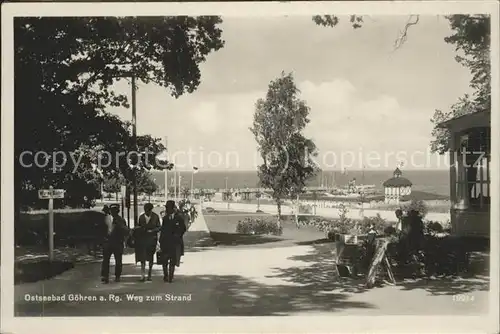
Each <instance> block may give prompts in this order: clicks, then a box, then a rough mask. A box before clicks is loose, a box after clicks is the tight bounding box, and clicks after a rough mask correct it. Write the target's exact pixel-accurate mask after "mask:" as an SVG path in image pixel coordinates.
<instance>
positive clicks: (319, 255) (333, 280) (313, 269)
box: [267, 239, 490, 296]
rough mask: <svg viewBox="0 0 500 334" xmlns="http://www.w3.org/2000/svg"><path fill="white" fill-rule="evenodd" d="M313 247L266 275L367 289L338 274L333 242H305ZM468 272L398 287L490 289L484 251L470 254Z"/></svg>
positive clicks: (329, 287) (440, 291)
mask: <svg viewBox="0 0 500 334" xmlns="http://www.w3.org/2000/svg"><path fill="white" fill-rule="evenodd" d="M302 244H309V245H311V246H312V250H311V251H310V252H309V253H308V254H305V255H299V256H292V257H290V258H289V260H293V261H297V262H298V263H300V265H297V266H294V267H289V268H273V272H274V274H272V275H268V276H267V277H269V278H273V277H278V278H281V279H283V280H284V281H286V282H290V283H291V284H301V285H304V287H306V288H307V287H310V288H311V289H312V288H314V289H316V290H317V291H320V290H324V291H336V292H345V293H361V292H366V291H367V289H366V288H365V286H364V283H365V280H364V279H362V278H360V279H354V278H342V277H339V276H338V274H337V271H336V268H335V254H334V253H335V244H334V243H333V242H328V241H326V240H324V239H323V240H316V241H312V242H308V243H302ZM471 261H472V263H471V271H472V273H473V274H470V275H469V276H468V277H438V278H434V279H427V278H422V279H416V280H403V281H399V282H398V283H397V286H398V287H400V288H401V290H402V291H404V290H413V289H423V290H425V291H427V292H428V293H429V294H430V295H434V296H439V295H458V294H465V293H471V292H477V291H488V290H489V280H490V279H489V275H488V269H487V267H488V264H489V257H488V255H487V254H476V255H475V256H474V257H471Z"/></svg>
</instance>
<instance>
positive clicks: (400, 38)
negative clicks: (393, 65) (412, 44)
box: [394, 15, 420, 50]
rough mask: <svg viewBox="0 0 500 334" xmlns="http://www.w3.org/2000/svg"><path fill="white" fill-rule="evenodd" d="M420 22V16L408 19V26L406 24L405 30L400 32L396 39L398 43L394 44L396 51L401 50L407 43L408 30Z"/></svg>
mask: <svg viewBox="0 0 500 334" xmlns="http://www.w3.org/2000/svg"><path fill="white" fill-rule="evenodd" d="M419 20H420V15H410V17H409V18H408V21H406V24H405V26H404V28H403V30H401V31H400V32H399V36H398V38H397V39H396V41H395V42H394V50H397V49H399V48H400V47H401V46H402V45H403V44H404V43H405V42H406V40H407V38H408V29H409V28H410V27H411V26H414V25H416V24H417V23H418V21H419Z"/></svg>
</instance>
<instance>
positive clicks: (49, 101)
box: [14, 16, 224, 211]
mask: <svg viewBox="0 0 500 334" xmlns="http://www.w3.org/2000/svg"><path fill="white" fill-rule="evenodd" d="M220 23H221V19H220V18H219V17H196V18H193V17H186V16H175V17H147V18H145V17H78V18H74V17H22V18H21V17H20V18H16V19H15V21H14V52H15V55H14V59H15V64H14V70H15V73H16V76H15V81H14V85H15V89H14V91H15V101H14V102H15V129H14V132H15V140H14V142H15V156H16V159H17V158H19V156H20V154H21V153H22V152H25V151H30V152H39V151H44V152H49V153H51V152H53V151H61V152H66V153H67V154H69V153H70V152H76V151H78V150H81V149H82V148H84V151H85V152H84V153H85V154H84V155H85V159H83V160H84V161H82V162H81V164H80V165H79V166H78V170H77V171H76V172H73V167H74V166H73V164H72V163H67V164H65V166H64V167H62V168H61V169H58V170H53V169H52V163H49V164H48V165H47V167H45V168H38V167H33V168H23V167H22V166H21V165H20V164H16V165H15V173H14V174H15V175H14V177H15V184H16V192H15V196H16V199H15V203H16V205H20V204H24V205H35V206H36V201H34V200H33V198H35V197H36V196H35V195H33V193H34V192H36V191H37V190H38V189H41V188H45V187H48V186H49V185H53V186H54V187H57V188H64V189H67V194H68V195H69V196H70V197H71V200H70V201H68V205H72V206H79V205H81V203H80V202H81V201H82V198H84V197H87V198H88V199H89V200H91V199H92V198H95V197H96V196H98V195H99V191H97V190H95V189H97V188H98V184H99V182H97V181H96V179H98V176H97V175H95V173H93V170H92V168H91V162H93V161H92V160H95V158H96V156H97V153H98V152H99V151H106V152H109V153H111V155H112V157H116V153H117V152H121V153H127V152H130V151H134V150H136V147H134V145H133V143H132V140H131V134H130V124H129V123H124V122H122V121H121V120H120V119H119V118H118V117H117V116H112V115H109V114H107V113H105V109H106V107H107V106H109V105H111V106H124V107H129V104H128V100H127V97H126V96H125V95H122V94H117V93H116V92H115V91H113V83H114V82H115V81H116V80H117V79H116V78H117V77H118V76H123V75H129V74H130V73H129V71H133V73H134V75H135V76H136V78H137V79H138V81H142V82H144V83H149V82H154V83H156V84H158V85H160V86H162V87H165V88H166V89H169V90H170V92H171V93H172V95H173V96H175V97H178V96H180V95H182V94H183V93H191V92H193V91H194V90H195V89H196V88H197V87H198V85H199V84H200V70H199V64H200V63H201V62H203V61H204V60H205V58H206V56H207V55H208V54H209V53H211V52H213V51H217V50H219V49H220V48H222V47H223V44H224V43H223V41H222V40H221V33H222V32H221V30H220V29H219V28H218V24H220ZM127 64H129V65H127ZM130 64H133V67H132V66H131V65H130ZM121 65H123V66H121ZM40 124H44V126H40ZM28 134H29V135H28ZM137 146H138V147H137V148H138V151H145V150H146V149H148V150H149V151H150V152H151V153H152V154H156V153H158V152H159V151H162V150H163V149H164V147H163V145H162V144H161V139H157V138H152V137H151V136H140V137H138V138H137ZM89 148H91V149H89ZM59 158H60V159H62V157H59ZM60 159H59V162H61V161H60ZM70 162H71V161H70ZM94 163H95V161H94ZM151 165H152V166H155V167H163V168H165V167H167V168H168V167H169V164H168V163H164V164H162V165H161V166H160V165H158V164H157V161H151ZM170 167H171V166H170ZM160 169H161V168H160ZM119 173H121V174H123V175H124V177H125V178H126V179H127V180H130V179H131V178H130V173H131V169H130V166H129V164H128V162H127V161H126V159H125V158H124V157H122V159H119V161H118V162H117V163H115V161H114V160H113V163H111V164H110V166H109V167H106V168H104V170H103V174H104V176H108V175H115V174H119ZM18 210H19V208H18V209H17V211H18Z"/></svg>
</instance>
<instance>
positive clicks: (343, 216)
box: [339, 203, 349, 222]
mask: <svg viewBox="0 0 500 334" xmlns="http://www.w3.org/2000/svg"><path fill="white" fill-rule="evenodd" d="M348 213H349V208H348V207H347V206H346V205H345V204H343V203H341V204H340V205H339V220H340V221H341V222H344V221H348V220H349V219H348V218H347V214H348Z"/></svg>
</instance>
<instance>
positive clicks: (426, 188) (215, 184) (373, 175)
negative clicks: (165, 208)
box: [152, 170, 450, 196]
mask: <svg viewBox="0 0 500 334" xmlns="http://www.w3.org/2000/svg"><path fill="white" fill-rule="evenodd" d="M152 173H153V177H154V178H155V180H156V183H157V184H158V186H159V187H160V188H164V187H165V174H164V172H161V171H154V172H152ZM392 173H393V171H381V170H364V171H362V170H353V171H348V172H342V171H324V172H320V173H318V175H316V177H314V178H312V179H311V180H310V181H309V182H308V183H307V185H308V186H311V187H312V186H321V185H323V186H332V185H335V186H338V187H341V186H344V185H347V184H348V182H349V181H351V180H353V179H354V178H355V179H356V184H357V185H361V184H365V185H374V186H375V188H376V189H378V190H382V189H383V186H382V184H383V183H384V181H386V180H387V179H389V178H391V177H392ZM178 174H180V176H181V187H188V188H190V187H191V178H192V177H193V184H194V187H195V188H205V189H224V188H225V187H226V179H227V187H228V188H257V187H258V183H259V177H258V175H257V172H256V171H198V172H197V173H196V174H194V175H193V173H192V172H178ZM167 175H168V182H169V185H170V186H173V185H174V183H173V182H174V173H173V171H169V172H168V173H167ZM402 176H403V177H405V178H407V179H409V180H410V181H411V182H412V183H413V186H412V189H413V190H415V191H421V192H426V193H431V194H436V195H441V196H449V195H450V181H449V171H448V170H408V171H403V175H402Z"/></svg>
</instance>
